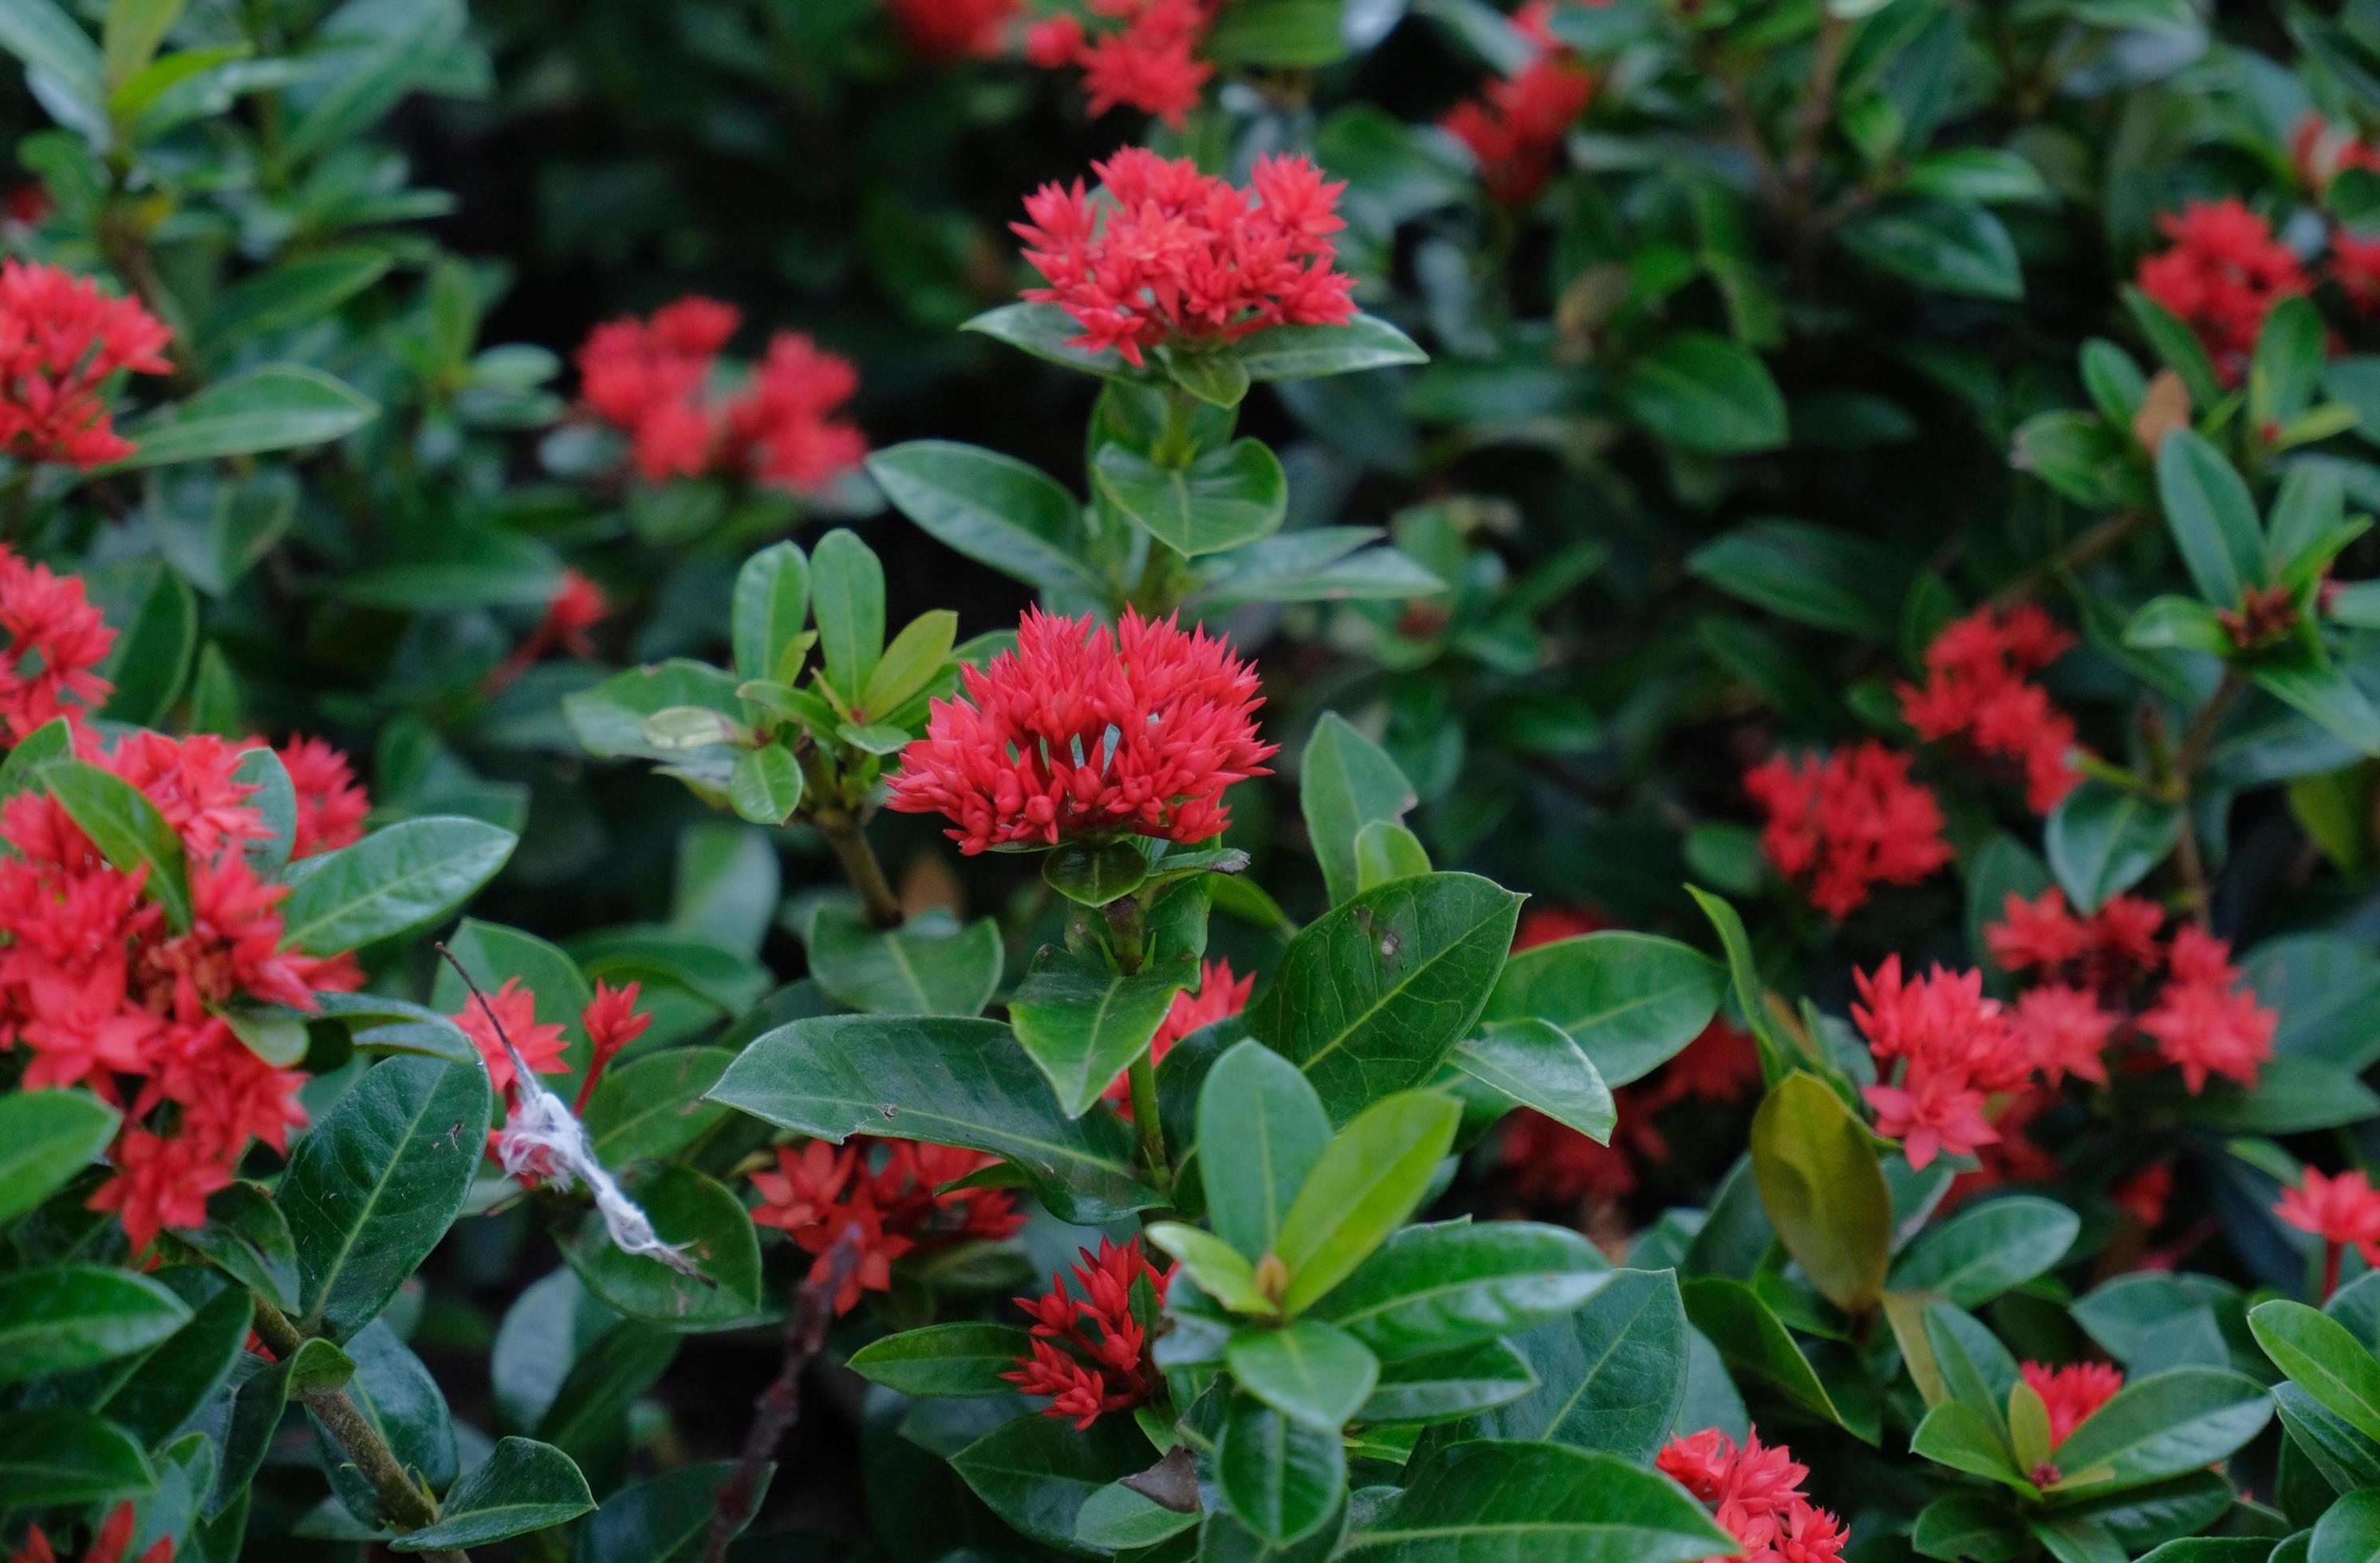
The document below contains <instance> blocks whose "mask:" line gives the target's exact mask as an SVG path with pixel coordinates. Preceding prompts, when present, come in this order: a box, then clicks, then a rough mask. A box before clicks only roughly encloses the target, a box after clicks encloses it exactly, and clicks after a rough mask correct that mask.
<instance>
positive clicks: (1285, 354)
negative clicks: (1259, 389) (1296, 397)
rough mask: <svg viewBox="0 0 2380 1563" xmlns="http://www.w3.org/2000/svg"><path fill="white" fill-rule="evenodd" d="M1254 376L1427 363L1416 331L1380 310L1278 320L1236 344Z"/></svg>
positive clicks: (1294, 376)
mask: <svg viewBox="0 0 2380 1563" xmlns="http://www.w3.org/2000/svg"><path fill="white" fill-rule="evenodd" d="M1232 353H1233V357H1236V358H1238V359H1239V360H1240V367H1241V368H1243V369H1245V370H1247V372H1248V378H1249V379H1251V380H1272V381H1281V380H1318V379H1320V378H1322V377H1323V376H1325V375H1334V374H1354V373H1358V372H1360V371H1362V370H1370V369H1382V368H1386V367H1388V366H1390V365H1393V364H1419V363H1427V361H1428V360H1429V355H1428V354H1427V353H1425V352H1423V351H1422V350H1421V349H1420V348H1419V347H1417V346H1415V345H1414V340H1413V338H1412V337H1410V336H1407V335H1406V334H1405V333H1403V332H1401V331H1399V330H1398V329H1397V328H1396V327H1394V326H1392V325H1390V323H1389V322H1388V321H1384V320H1381V319H1380V318H1379V317H1378V316H1377V315H1366V314H1358V315H1357V316H1356V317H1355V318H1354V320H1353V321H1349V322H1348V323H1347V324H1345V325H1342V326H1296V325H1293V326H1274V327H1273V328H1272V329H1271V330H1269V331H1260V332H1257V333H1256V334H1255V335H1253V336H1249V337H1245V338H1243V339H1242V340H1241V341H1240V343H1239V344H1238V345H1236V346H1234V347H1233V349H1232Z"/></svg>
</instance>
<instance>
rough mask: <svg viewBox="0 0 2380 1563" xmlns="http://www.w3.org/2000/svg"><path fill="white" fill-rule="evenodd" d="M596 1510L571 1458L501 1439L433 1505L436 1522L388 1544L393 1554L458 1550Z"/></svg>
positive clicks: (526, 1440) (553, 1450) (516, 1440)
mask: <svg viewBox="0 0 2380 1563" xmlns="http://www.w3.org/2000/svg"><path fill="white" fill-rule="evenodd" d="M594 1507H595V1495H594V1494H592V1493H590V1492H589V1491H588V1490H587V1478H586V1477H585V1476H583V1475H581V1474H579V1471H578V1467H577V1464H576V1463H575V1462H573V1461H572V1460H571V1458H570V1457H569V1456H568V1455H566V1454H564V1453H563V1452H562V1451H561V1450H560V1449H557V1448H554V1447H553V1446H552V1445H551V1444H540V1443H539V1442H537V1441H536V1440H535V1439H532V1438H502V1439H499V1440H497V1443H496V1447H495V1448H494V1449H493V1450H492V1452H490V1454H489V1456H488V1458H487V1459H486V1460H482V1461H481V1462H480V1464H478V1465H476V1466H473V1467H472V1468H471V1469H470V1470H469V1471H467V1472H464V1473H463V1478H462V1480H460V1481H458V1482H456V1483H455V1490H454V1491H452V1492H450V1493H448V1494H447V1495H446V1500H445V1501H444V1502H443V1503H442V1504H440V1505H439V1506H438V1522H437V1523H436V1524H434V1525H430V1526H426V1527H424V1528H423V1529H421V1530H419V1531H408V1532H407V1533H405V1534H404V1535H401V1536H399V1537H397V1538H396V1539H395V1541H393V1542H390V1543H389V1544H388V1546H389V1549H390V1550H391V1551H393V1552H443V1551H449V1550H455V1551H459V1550H461V1549H463V1548H466V1547H474V1546H485V1545H488V1544H489V1543H491V1542H499V1541H503V1540H504V1539H505V1538H507V1537H510V1536H523V1535H528V1533H531V1532H533V1531H542V1530H546V1529H549V1528H550V1527H553V1526H555V1525H560V1524H565V1523H567V1522H568V1521H572V1520H576V1519H577V1518H578V1517H579V1516H580V1515H582V1514H585V1513H587V1512H589V1510H591V1509H592V1508H594Z"/></svg>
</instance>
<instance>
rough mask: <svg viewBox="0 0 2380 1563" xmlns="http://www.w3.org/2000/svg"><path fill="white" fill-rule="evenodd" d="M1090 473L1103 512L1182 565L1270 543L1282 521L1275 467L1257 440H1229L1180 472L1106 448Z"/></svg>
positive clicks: (1283, 491)
mask: <svg viewBox="0 0 2380 1563" xmlns="http://www.w3.org/2000/svg"><path fill="white" fill-rule="evenodd" d="M1091 472H1092V476H1093V477H1094V478H1096V479H1098V480H1099V492H1100V493H1101V494H1102V495H1104V496H1105V497H1106V499H1107V502H1108V503H1110V504H1111V505H1113V506H1114V507H1115V508H1116V509H1117V510H1118V511H1120V512H1122V513H1123V515H1125V516H1127V517H1129V518H1130V519H1131V520H1132V522H1133V523H1134V525H1135V526H1137V527H1140V529H1141V530H1143V531H1145V532H1147V534H1148V535H1149V536H1150V537H1152V538H1155V539H1157V540H1158V541H1159V542H1161V543H1163V544H1164V545H1165V546H1166V547H1168V548H1170V549H1172V551H1174V552H1176V553H1178V554H1181V555H1183V556H1184V557H1185V558H1196V556H1197V555H1199V554H1202V553H1220V552H1221V551H1223V550H1225V549H1227V548H1238V547H1241V546H1242V545H1244V544H1246V543H1252V542H1254V541H1256V540H1257V539H1259V538H1263V537H1269V536H1270V535H1271V534H1272V533H1274V532H1276V531H1279V530H1280V529H1281V522H1282V520H1283V519H1285V518H1286V517H1287V515H1288V514H1289V479H1288V478H1287V476H1286V475H1285V474H1283V473H1282V471H1281V459H1280V458H1279V457H1278V456H1275V455H1274V454H1272V452H1271V450H1270V449H1269V448H1268V447H1267V446H1266V445H1265V444H1264V442H1262V441H1258V440H1234V441H1233V442H1232V443H1231V444H1229V445H1227V446H1225V447H1223V448H1222V449H1221V450H1217V451H1209V452H1207V453H1206V454H1203V455H1201V456H1199V457H1198V458H1197V459H1196V460H1195V461H1193V462H1191V463H1190V465H1188V466H1180V467H1174V466H1160V465H1159V464H1157V463H1156V462H1153V461H1151V460H1149V459H1148V458H1147V456H1144V455H1142V454H1140V453H1138V452H1137V451H1133V450H1129V449H1127V448H1125V447H1124V446H1123V445H1106V446H1102V447H1101V448H1100V450H1099V456H1098V459H1097V460H1095V461H1094V462H1093V463H1092V464H1091Z"/></svg>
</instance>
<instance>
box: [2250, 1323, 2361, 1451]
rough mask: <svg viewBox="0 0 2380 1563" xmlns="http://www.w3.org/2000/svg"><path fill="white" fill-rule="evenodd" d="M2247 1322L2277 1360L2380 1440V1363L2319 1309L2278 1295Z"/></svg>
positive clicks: (2291, 1378)
mask: <svg viewBox="0 0 2380 1563" xmlns="http://www.w3.org/2000/svg"><path fill="white" fill-rule="evenodd" d="M2248 1327H2249V1329H2250V1330H2252V1331H2253V1333H2254V1335H2255V1337H2256V1344H2257V1345H2259V1346H2261V1347H2263V1348H2264V1350H2265V1355H2266V1356H2267V1357H2270V1358H2271V1359H2272V1360H2273V1365H2274V1366H2275V1367H2277V1368H2279V1369H2280V1370H2281V1372H2282V1373H2284V1374H2286V1375H2288V1376H2289V1381H2290V1382H2291V1383H2293V1384H2295V1385H2297V1386H2298V1387H2300V1388H2301V1389H2303V1390H2304V1391H2305V1392H2306V1393H2307V1394H2309V1395H2311V1396H2313V1399H2315V1400H2316V1401H2317V1402H2319V1403H2320V1404H2321V1405H2322V1406H2324V1407H2325V1408H2326V1409H2327V1410H2329V1411H2330V1412H2333V1413H2334V1414H2336V1415H2338V1417H2340V1418H2342V1419H2343V1420H2344V1421H2345V1422H2346V1423H2347V1424H2348V1425H2349V1426H2350V1427H2352V1428H2354V1429H2355V1430H2356V1431H2357V1432H2359V1433H2361V1434H2362V1435H2363V1436H2365V1437H2367V1438H2372V1439H2374V1440H2380V1362H2375V1361H2374V1360H2373V1356H2372V1352H2371V1351H2370V1349H2369V1348H2368V1347H2366V1346H2365V1345H2364V1344H2363V1342H2362V1341H2361V1340H2358V1339H2356V1338H2355V1335H2354V1334H2353V1332H2351V1331H2350V1330H2349V1329H2348V1327H2346V1326H2345V1325H2343V1324H2340V1323H2339V1322H2338V1320H2336V1319H2334V1318H2332V1317H2330V1316H2329V1315H2326V1314H2325V1313H2323V1312H2322V1311H2321V1310H2320V1309H2316V1308H2309V1307H2307V1306H2306V1305H2305V1304H2304V1303H2292V1302H2290V1301H2289V1300H2288V1299H2286V1298H2276V1299H2274V1300H2273V1301H2271V1302H2269V1303H2259V1304H2257V1305H2256V1306H2255V1307H2254V1308H2252V1309H2250V1310H2249V1312H2248Z"/></svg>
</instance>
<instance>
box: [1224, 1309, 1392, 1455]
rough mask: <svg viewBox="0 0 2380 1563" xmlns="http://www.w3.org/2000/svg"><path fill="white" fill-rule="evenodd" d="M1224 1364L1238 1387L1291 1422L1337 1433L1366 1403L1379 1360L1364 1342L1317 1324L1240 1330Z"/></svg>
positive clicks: (1311, 1321) (1310, 1321)
mask: <svg viewBox="0 0 2380 1563" xmlns="http://www.w3.org/2000/svg"><path fill="white" fill-rule="evenodd" d="M1223 1361H1224V1363H1225V1364H1226V1365H1227V1366H1229V1367H1230V1369H1231V1370H1232V1376H1233V1378H1235V1379H1237V1380H1239V1384H1240V1387H1241V1388H1243V1389H1245V1390H1246V1391H1247V1392H1248V1393H1249V1394H1251V1395H1253V1396H1255V1397H1256V1398H1257V1399H1259V1400H1262V1401H1263V1402H1264V1403H1265V1404H1267V1405H1269V1406H1270V1407H1271V1408H1272V1409H1273V1410H1275V1411H1277V1412H1281V1414H1282V1415H1283V1416H1286V1417H1288V1418H1289V1419H1290V1420H1292V1421H1293V1422H1298V1423H1303V1424H1305V1425H1306V1426H1308V1427H1311V1428H1315V1429H1318V1430H1319V1431H1322V1432H1325V1433H1336V1432H1338V1431H1339V1429H1340V1428H1341V1427H1342V1426H1344V1425H1345V1424H1347V1422H1348V1421H1349V1420H1350V1419H1352V1418H1353V1417H1354V1414H1355V1412H1356V1411H1357V1410H1358V1409H1360V1408H1361V1407H1362V1405H1363V1404H1364V1402H1365V1400H1366V1399H1369V1398H1370V1396H1371V1393H1372V1387H1373V1386H1374V1385H1375V1384H1377V1383H1378V1381H1379V1376H1380V1360H1379V1359H1378V1357H1376V1356H1374V1355H1372V1353H1371V1351H1369V1350H1368V1349H1367V1348H1366V1346H1365V1345H1364V1343H1363V1342H1362V1341H1360V1340H1358V1339H1355V1338H1354V1336H1352V1335H1350V1334H1348V1333H1347V1332H1346V1331H1345V1330H1342V1329H1340V1328H1339V1327H1336V1326H1334V1325H1329V1324H1325V1323H1323V1322H1322V1321H1321V1320H1320V1319H1300V1320H1298V1321H1297V1322H1296V1323H1294V1324H1292V1325H1287V1326H1284V1327H1281V1328H1278V1329H1272V1328H1267V1327H1263V1326H1251V1327H1244V1328H1242V1329H1240V1330H1238V1331H1237V1332H1236V1333H1234V1334H1233V1337H1232V1339H1231V1344H1230V1345H1229V1346H1228V1347H1226V1348H1225V1349H1224V1354H1223Z"/></svg>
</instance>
